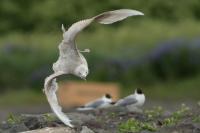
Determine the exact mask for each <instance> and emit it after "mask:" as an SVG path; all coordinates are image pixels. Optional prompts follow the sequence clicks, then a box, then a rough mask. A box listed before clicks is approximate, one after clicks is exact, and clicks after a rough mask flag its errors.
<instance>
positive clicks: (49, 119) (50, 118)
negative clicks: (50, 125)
mask: <svg viewBox="0 0 200 133" xmlns="http://www.w3.org/2000/svg"><path fill="white" fill-rule="evenodd" d="M43 116H44V119H45V121H47V122H52V121H55V120H56V119H57V117H56V116H55V115H51V114H48V113H47V114H44V115H43Z"/></svg>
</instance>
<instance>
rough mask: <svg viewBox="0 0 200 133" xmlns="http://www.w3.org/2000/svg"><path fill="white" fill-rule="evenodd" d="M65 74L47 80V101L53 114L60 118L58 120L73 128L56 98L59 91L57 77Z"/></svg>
mask: <svg viewBox="0 0 200 133" xmlns="http://www.w3.org/2000/svg"><path fill="white" fill-rule="evenodd" d="M63 74H65V73H62V72H60V73H54V74H52V75H50V76H49V77H47V78H46V79H45V85H44V87H45V89H44V92H45V94H46V96H47V100H48V102H49V104H50V106H51V109H52V110H53V112H54V113H55V114H56V115H57V116H58V118H59V119H60V120H61V121H62V122H63V123H65V124H66V125H68V126H70V127H73V125H72V124H71V123H70V121H71V120H70V119H69V118H68V117H67V116H66V115H65V114H64V113H63V112H62V108H61V107H60V105H59V104H58V99H57V96H56V91H57V90H58V85H57V83H56V79H55V78H56V77H58V76H60V75H63Z"/></svg>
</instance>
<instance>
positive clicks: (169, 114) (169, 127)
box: [0, 104, 200, 133]
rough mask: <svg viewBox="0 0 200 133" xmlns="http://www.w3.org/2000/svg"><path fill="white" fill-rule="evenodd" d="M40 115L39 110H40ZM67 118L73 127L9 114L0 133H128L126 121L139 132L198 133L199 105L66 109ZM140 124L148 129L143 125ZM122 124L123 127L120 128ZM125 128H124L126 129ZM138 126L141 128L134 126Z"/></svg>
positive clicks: (46, 116)
mask: <svg viewBox="0 0 200 133" xmlns="http://www.w3.org/2000/svg"><path fill="white" fill-rule="evenodd" d="M41 112H42V111H41ZM67 115H68V116H69V117H70V118H71V119H72V120H73V124H74V125H75V126H76V128H74V129H71V128H68V127H66V126H65V125H63V123H62V122H60V121H59V120H58V119H57V118H56V117H55V115H54V114H52V113H48V114H47V113H46V114H37V115H36V114H21V115H10V116H9V117H8V118H7V120H5V121H3V122H2V123H1V125H0V132H2V133H16V132H26V133H40V132H41V133H47V132H52V133H54V132H55V133H64V132H65V133H66V132H68V133H90V132H91V133H120V132H121V133H129V132H130V133H132V132H134V131H135V130H133V129H132V128H133V127H134V125H128V124H127V121H129V120H132V121H133V122H139V123H142V127H143V128H141V129H140V130H139V131H138V132H141V133H151V132H155V133H200V106H198V105H196V106H192V107H188V106H187V105H182V106H181V107H180V104H179V107H176V109H174V110H173V111H172V110H166V109H163V108H161V107H156V108H153V107H150V106H147V107H146V108H145V109H144V110H143V112H129V111H128V110H127V109H126V108H124V107H115V108H109V109H101V110H95V111H85V112H77V111H75V110H71V111H69V110H68V113H67ZM144 123H147V124H148V125H149V124H150V125H152V127H153V129H152V127H148V126H144ZM122 125H125V126H122ZM127 125H128V126H127ZM137 126H141V125H137Z"/></svg>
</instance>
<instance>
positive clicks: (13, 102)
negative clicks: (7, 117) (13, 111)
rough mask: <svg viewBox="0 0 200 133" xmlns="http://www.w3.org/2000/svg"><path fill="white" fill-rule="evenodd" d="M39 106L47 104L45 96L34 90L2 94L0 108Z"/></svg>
mask: <svg viewBox="0 0 200 133" xmlns="http://www.w3.org/2000/svg"><path fill="white" fill-rule="evenodd" d="M30 103H31V106H32V105H38V104H45V103H47V101H46V98H45V96H44V94H43V93H42V92H41V93H38V92H35V91H32V90H24V89H23V90H18V91H14V90H12V91H7V92H5V93H2V94H1V98H0V106H1V107H2V106H4V107H6V106H12V107H15V106H20V105H30Z"/></svg>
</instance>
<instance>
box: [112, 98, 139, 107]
mask: <svg viewBox="0 0 200 133" xmlns="http://www.w3.org/2000/svg"><path fill="white" fill-rule="evenodd" d="M137 102H138V101H137V100H136V99H135V98H134V97H132V98H131V97H127V98H125V99H122V100H120V101H119V102H117V103H116V105H118V106H127V105H131V104H135V103H137Z"/></svg>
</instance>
